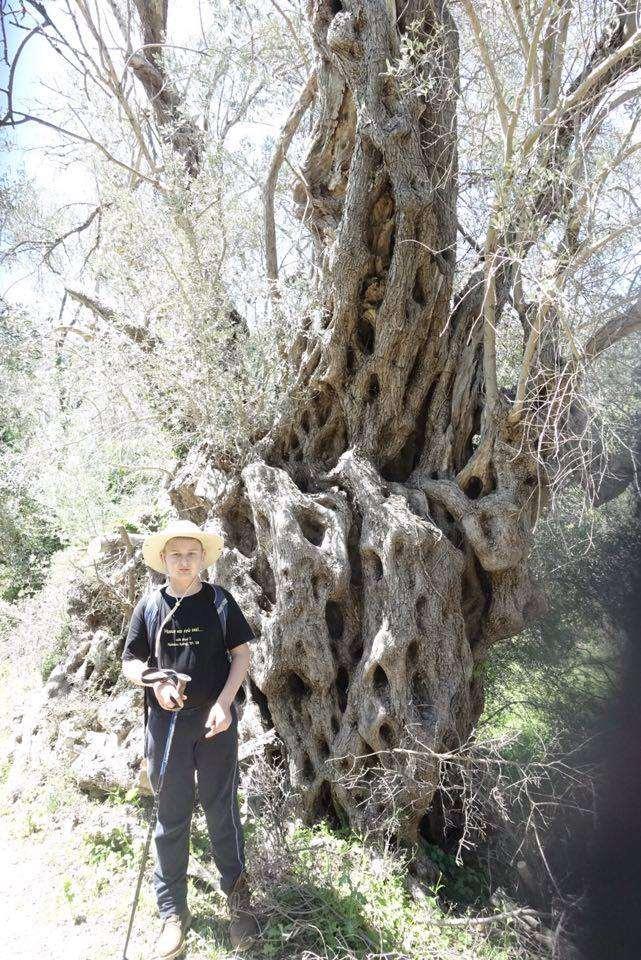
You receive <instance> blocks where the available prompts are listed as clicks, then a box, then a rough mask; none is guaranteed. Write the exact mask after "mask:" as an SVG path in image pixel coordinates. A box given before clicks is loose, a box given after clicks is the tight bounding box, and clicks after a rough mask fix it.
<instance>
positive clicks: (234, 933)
mask: <svg viewBox="0 0 641 960" xmlns="http://www.w3.org/2000/svg"><path fill="white" fill-rule="evenodd" d="M227 903H228V905H229V916H230V918H231V923H230V924H229V939H230V940H231V944H232V947H235V948H240V949H242V948H243V947H248V946H249V945H250V944H251V943H252V941H253V940H254V939H255V937H256V936H257V935H258V934H259V933H260V927H259V926H258V921H257V920H256V917H255V915H254V911H253V909H252V905H251V894H250V892H249V887H248V886H247V874H246V873H245V871H244V870H243V871H241V873H240V874H239V875H238V877H237V878H236V880H235V882H234V886H233V887H232V888H231V890H230V891H229V893H228V894H227Z"/></svg>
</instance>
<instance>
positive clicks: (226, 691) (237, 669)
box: [218, 643, 249, 709]
mask: <svg viewBox="0 0 641 960" xmlns="http://www.w3.org/2000/svg"><path fill="white" fill-rule="evenodd" d="M229 653H230V655H231V665H230V667H229V676H228V677H227V681H226V683H225V686H224V687H223V689H222V690H221V691H220V693H219V694H218V702H219V703H220V704H221V705H223V704H224V706H225V707H226V708H227V709H229V708H230V706H231V703H232V701H233V699H234V697H235V696H236V694H237V693H238V689H239V687H240V685H241V684H242V682H243V680H244V679H245V675H246V673H247V670H248V669H249V645H248V644H247V643H241V644H238V646H236V647H232V649H231V650H230V651H229Z"/></svg>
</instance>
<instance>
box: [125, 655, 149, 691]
mask: <svg viewBox="0 0 641 960" xmlns="http://www.w3.org/2000/svg"><path fill="white" fill-rule="evenodd" d="M146 669H147V663H146V661H145V660H123V661H122V672H123V675H124V676H125V677H126V679H127V680H130V681H131V683H135V684H136V685H137V686H138V687H142V686H144V684H143V682H142V679H141V678H142V672H143V670H146Z"/></svg>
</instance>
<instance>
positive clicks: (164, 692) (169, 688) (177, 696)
mask: <svg viewBox="0 0 641 960" xmlns="http://www.w3.org/2000/svg"><path fill="white" fill-rule="evenodd" d="M154 693H155V694H156V699H157V700H158V703H159V704H160V706H161V707H162V708H163V710H180V708H181V707H182V705H183V704H184V702H185V700H186V699H187V697H186V696H185V694H184V693H179V691H178V688H177V687H175V686H174V684H173V683H172V682H171V680H158V681H157V682H156V683H154Z"/></svg>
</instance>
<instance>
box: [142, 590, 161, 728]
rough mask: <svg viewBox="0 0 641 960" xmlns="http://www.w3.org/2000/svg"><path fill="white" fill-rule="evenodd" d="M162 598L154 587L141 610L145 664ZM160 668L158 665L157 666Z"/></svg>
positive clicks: (145, 693)
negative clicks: (145, 645)
mask: <svg viewBox="0 0 641 960" xmlns="http://www.w3.org/2000/svg"><path fill="white" fill-rule="evenodd" d="M161 600H162V596H161V593H160V587H156V589H155V590H152V591H151V593H148V594H147V599H146V601H145V607H144V610H143V617H144V620H145V628H146V630H147V639H148V640H149V657H147V663H149V659H150V657H151V655H152V652H153V651H152V644H153V642H154V639H153V638H154V637H156V634H157V632H158V624H159V623H160V603H161ZM158 666H160V664H158ZM147 696H148V694H147V690H145V691H144V693H143V706H144V721H145V725H144V730H145V733H146V731H147V719H148V716H149V704H148V702H147Z"/></svg>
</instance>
